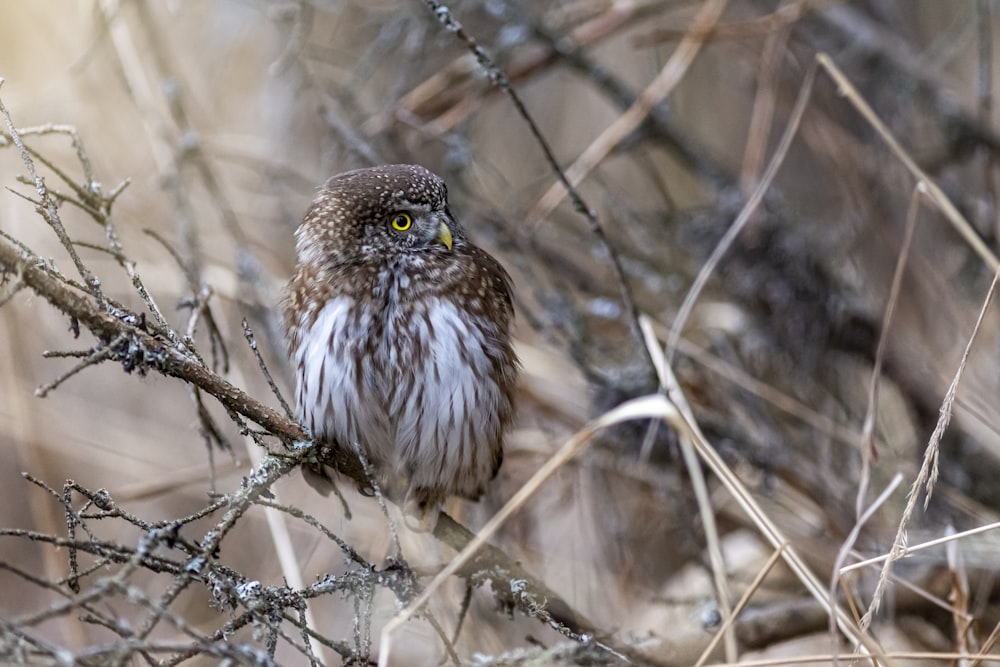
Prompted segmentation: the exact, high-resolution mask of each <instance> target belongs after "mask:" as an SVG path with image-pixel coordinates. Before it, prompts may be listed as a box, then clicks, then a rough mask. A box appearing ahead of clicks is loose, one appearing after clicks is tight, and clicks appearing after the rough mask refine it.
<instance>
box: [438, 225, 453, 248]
mask: <svg viewBox="0 0 1000 667" xmlns="http://www.w3.org/2000/svg"><path fill="white" fill-rule="evenodd" d="M437 237H438V240H439V241H441V243H443V244H444V247H446V248H447V249H448V250H451V230H450V229H449V228H448V223H446V222H445V221H444V220H442V221H441V222H440V223H438V236H437Z"/></svg>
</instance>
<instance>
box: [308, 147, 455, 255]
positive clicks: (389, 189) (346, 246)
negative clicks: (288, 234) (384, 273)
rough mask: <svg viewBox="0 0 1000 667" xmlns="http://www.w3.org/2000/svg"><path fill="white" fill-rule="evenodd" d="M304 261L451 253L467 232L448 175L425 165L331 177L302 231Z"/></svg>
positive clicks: (310, 211)
mask: <svg viewBox="0 0 1000 667" xmlns="http://www.w3.org/2000/svg"><path fill="white" fill-rule="evenodd" d="M296 241H297V242H296V250H297V252H298V256H299V261H300V262H309V263H317V264H319V265H324V264H341V263H363V262H377V261H383V260H385V259H386V256H387V255H400V254H415V255H446V254H448V253H450V252H452V251H453V250H454V249H455V246H462V245H464V243H465V237H464V234H463V232H462V230H461V228H460V227H459V226H458V225H457V224H456V223H455V221H454V219H453V218H452V217H451V213H449V211H448V191H447V188H446V187H445V184H444V181H442V180H441V179H440V178H438V177H437V176H436V175H435V174H433V173H431V172H430V171H428V170H427V169H424V168H423V167H421V166H418V165H413V164H393V165H385V166H381V167H372V168H369V169H356V170H354V171H348V172H345V173H343V174H338V175H337V176H334V177H333V178H331V179H330V180H328V181H327V182H326V184H325V185H324V186H323V188H322V189H321V190H320V192H319V194H318V195H317V196H316V199H314V200H313V203H312V206H311V207H310V208H309V211H308V212H307V213H306V216H305V219H304V220H303V221H302V225H301V226H300V227H299V229H298V231H297V232H296Z"/></svg>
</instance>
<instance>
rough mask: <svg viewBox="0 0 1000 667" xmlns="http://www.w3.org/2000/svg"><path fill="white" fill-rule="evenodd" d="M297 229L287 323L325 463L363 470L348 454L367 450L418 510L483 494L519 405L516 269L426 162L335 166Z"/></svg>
mask: <svg viewBox="0 0 1000 667" xmlns="http://www.w3.org/2000/svg"><path fill="white" fill-rule="evenodd" d="M295 236H296V254H297V256H298V264H297V266H296V269H295V274H294V276H293V277H292V279H291V282H290V283H289V284H288V287H287V289H286V292H285V298H284V302H283V309H284V324H285V329H286V333H287V340H288V346H289V353H290V357H291V361H292V365H293V368H294V370H295V379H296V388H295V403H296V407H297V413H298V418H299V420H300V421H301V423H302V425H303V426H304V427H305V428H307V429H308V430H309V431H310V432H311V433H312V435H313V438H314V439H315V441H316V442H318V443H319V444H321V445H324V446H325V449H326V451H327V452H328V456H327V457H326V458H325V460H324V461H323V462H324V463H328V464H330V465H331V466H333V467H334V468H340V470H341V471H342V472H348V474H350V466H351V462H352V461H356V457H352V456H345V452H347V451H355V452H358V453H360V454H362V455H363V456H364V458H365V460H367V462H368V463H369V464H370V468H369V470H371V471H373V472H374V476H375V479H376V480H377V482H378V485H379V488H380V489H381V490H382V492H383V493H384V494H385V495H386V496H388V497H389V498H390V499H391V500H393V501H394V502H397V503H399V504H401V505H403V506H404V508H406V509H408V511H410V512H411V513H413V512H414V511H416V512H426V511H427V510H428V509H429V508H431V507H433V506H435V505H436V504H438V503H440V501H442V500H443V499H444V498H445V497H448V496H452V495H457V496H463V497H466V498H470V499H476V498H478V497H479V496H480V494H481V493H482V492H483V490H484V487H485V485H486V484H487V483H488V482H489V481H490V480H491V479H493V477H494V476H495V475H496V473H497V470H498V469H499V467H500V463H501V460H502V458H503V439H504V432H505V430H506V429H507V428H508V426H509V425H510V423H511V421H512V419H513V416H514V388H515V383H516V380H517V373H518V361H517V358H516V356H515V353H514V349H513V345H512V341H511V324H512V320H513V306H512V302H511V289H512V288H511V279H510V276H509V275H508V274H507V272H506V271H505V270H504V269H503V267H502V266H500V264H499V263H498V262H497V261H496V260H495V259H494V258H493V257H491V256H490V255H489V254H488V253H486V252H485V251H483V250H481V249H480V248H478V247H476V246H475V245H473V244H472V242H471V241H469V239H468V238H467V236H466V233H465V230H464V229H463V228H462V226H461V225H460V224H459V223H458V222H457V221H456V220H455V218H454V217H452V214H451V212H450V211H449V208H448V196H447V190H446V188H445V184H444V182H443V181H442V180H441V179H440V178H439V177H438V176H436V175H434V174H433V173H431V172H430V171H428V170H427V169H424V168H423V167H420V166H416V165H405V164H402V165H387V166H382V167H374V168H370V169H358V170H355V171H349V172H346V173H343V174H340V175H337V176H334V177H333V178H331V179H330V180H328V181H327V182H326V184H325V185H324V186H323V188H322V189H321V190H320V192H319V194H318V196H317V197H316V198H315V200H314V201H313V202H312V205H311V206H310V208H309V210H308V212H307V213H306V216H305V219H304V220H303V221H302V224H301V225H300V226H299V228H298V230H297V232H296V235H295ZM321 469H322V471H324V472H325V470H326V468H325V467H323V466H321V465H313V466H311V467H310V468H309V470H304V472H306V473H307V479H309V478H310V477H312V478H313V480H314V481H315V473H318V472H320V471H321ZM309 472H312V473H313V475H309V474H308V473H309ZM358 472H359V471H357V470H355V471H354V474H352V475H351V476H352V477H354V478H355V479H364V475H363V474H358Z"/></svg>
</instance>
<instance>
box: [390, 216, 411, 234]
mask: <svg viewBox="0 0 1000 667" xmlns="http://www.w3.org/2000/svg"><path fill="white" fill-rule="evenodd" d="M412 226H413V218H411V217H410V214H409V213H397V214H396V215H394V216H392V228H393V229H395V230H396V231H397V232H405V231H406V230H407V229H409V228H410V227H412Z"/></svg>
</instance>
